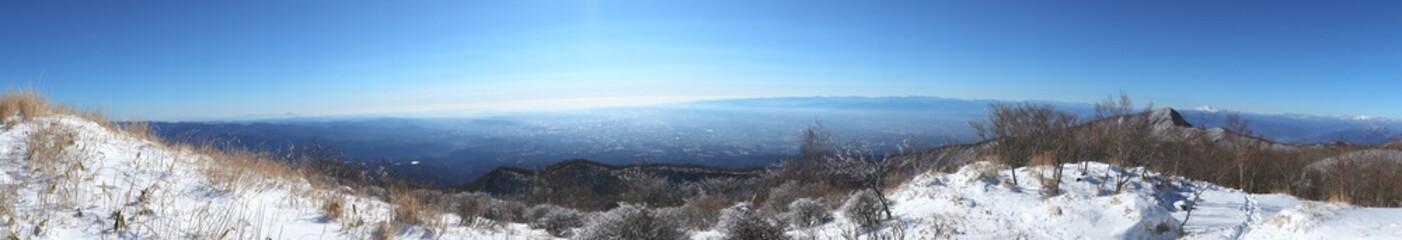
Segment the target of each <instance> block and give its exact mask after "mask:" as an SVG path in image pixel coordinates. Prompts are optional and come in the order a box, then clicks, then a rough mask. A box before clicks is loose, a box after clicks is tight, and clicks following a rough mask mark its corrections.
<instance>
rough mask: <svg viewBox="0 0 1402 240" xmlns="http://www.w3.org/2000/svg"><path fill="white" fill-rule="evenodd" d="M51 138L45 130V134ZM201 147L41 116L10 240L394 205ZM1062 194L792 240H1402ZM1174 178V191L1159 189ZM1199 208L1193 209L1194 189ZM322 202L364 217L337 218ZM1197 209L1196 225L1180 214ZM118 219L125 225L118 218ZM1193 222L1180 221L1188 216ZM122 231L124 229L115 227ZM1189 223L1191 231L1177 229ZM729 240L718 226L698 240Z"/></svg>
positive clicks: (14, 134) (1078, 181)
mask: <svg viewBox="0 0 1402 240" xmlns="http://www.w3.org/2000/svg"><path fill="white" fill-rule="evenodd" d="M46 129H47V130H46ZM54 129H61V130H60V131H70V132H71V133H73V135H72V136H74V138H73V139H72V140H71V145H70V146H69V147H68V148H66V149H67V151H66V152H65V155H62V157H61V158H58V159H61V160H60V161H51V162H48V163H45V164H38V163H37V162H35V161H41V159H31V158H30V157H29V154H28V152H29V150H30V149H31V148H33V147H34V146H30V145H29V141H28V140H29V139H30V136H31V135H32V134H38V133H42V132H53V131H55V130H54ZM212 161H213V160H211V158H210V157H209V156H205V155H201V154H200V153H199V152H198V151H194V150H188V149H182V148H173V147H168V146H163V145H160V144H156V143H152V142H150V141H146V140H143V139H141V138H138V137H134V136H131V135H128V134H125V133H122V132H119V131H113V130H109V129H107V128H105V127H103V126H101V125H99V124H96V123H93V122H90V121H87V120H83V119H81V118H76V117H65V116H56V117H44V118H37V119H33V120H29V121H24V122H21V123H20V124H18V125H14V126H5V127H3V128H0V190H3V191H0V239H9V238H8V237H10V236H16V237H18V238H20V239H129V238H140V239H187V238H192V239H219V238H227V239H268V238H271V239H365V238H370V237H371V236H372V235H373V233H374V232H375V231H376V229H378V226H379V224H378V223H381V222H388V221H389V220H390V218H391V212H392V206H391V205H389V204H386V203H385V202H383V201H382V200H379V199H375V198H370V197H361V196H357V195H354V194H332V193H331V192H332V190H326V189H320V188H318V187H315V186H313V184H311V183H309V182H307V181H306V180H298V179H285V178H277V177H273V176H257V173H253V174H254V175H253V177H247V178H246V179H244V180H241V182H240V184H244V185H247V186H244V187H240V188H229V187H228V186H225V183H221V182H218V181H215V180H211V179H210V178H208V177H207V176H208V175H209V174H210V173H209V172H210V171H220V170H222V169H218V168H217V167H218V166H219V165H218V164H215V163H213V162H212ZM1062 167H1064V168H1065V169H1066V170H1065V175H1066V177H1065V179H1063V180H1062V181H1061V182H1060V186H1061V188H1062V191H1063V192H1062V193H1061V194H1058V195H1055V196H1053V197H1044V196H1045V194H1044V191H1046V190H1044V189H1043V187H1042V185H1041V183H1040V181H1038V179H1039V177H1038V176H1050V174H1051V173H1050V172H1051V171H1050V169H1051V168H1050V167H1031V168H1020V169H1018V170H1017V171H1015V172H1016V174H1017V176H1018V177H1017V178H1018V180H1019V182H1018V184H1016V185H1014V184H1012V183H1011V175H1010V174H1013V172H1010V171H1008V170H1007V169H1004V168H999V167H997V166H994V165H992V164H989V163H986V162H977V163H973V164H970V165H968V166H965V167H963V168H962V169H961V170H959V171H957V172H954V173H928V174H923V175H920V176H917V177H915V178H913V179H912V180H911V181H910V182H909V183H907V184H905V185H903V186H901V187H899V188H897V189H895V190H894V191H891V193H890V195H891V198H892V199H894V200H895V201H896V204H895V205H893V206H892V207H893V209H892V210H893V211H894V213H895V217H896V218H897V219H896V220H894V221H890V222H888V223H887V224H885V225H884V226H883V227H880V228H879V229H877V230H874V231H862V230H857V229H856V228H855V227H854V224H852V223H850V222H849V221H848V220H847V218H846V217H845V216H843V214H842V213H840V212H835V215H836V216H835V220H833V221H831V222H829V223H826V224H822V225H818V226H815V227H811V228H805V229H793V230H790V232H789V234H790V235H792V236H795V237H799V238H801V239H804V238H808V237H812V238H814V239H844V238H846V237H847V236H859V237H861V238H867V239H870V238H878V237H880V238H887V237H904V238H905V239H937V238H959V239H1173V238H1184V239H1362V238H1367V239H1402V209H1390V208H1363V207H1354V206H1348V205H1343V204H1334V203H1323V202H1316V201H1306V200H1300V199H1296V198H1295V197H1291V196H1288V195H1279V194H1247V193H1243V192H1241V191H1238V190H1235V189H1229V188H1224V187H1220V186H1216V185H1213V184H1210V183H1206V182H1200V181H1191V180H1186V179H1181V178H1175V177H1169V178H1168V179H1167V180H1166V181H1161V180H1163V178H1165V176H1162V175H1158V174H1154V173H1148V174H1147V175H1148V176H1146V177H1140V176H1137V175H1134V174H1129V178H1128V179H1129V181H1128V182H1127V183H1126V184H1125V187H1124V190H1123V191H1121V192H1120V193H1114V188H1115V183H1116V181H1117V180H1119V179H1120V178H1121V177H1122V173H1126V171H1128V172H1137V170H1135V169H1120V168H1118V167H1114V166H1109V165H1105V164H1099V163H1087V164H1086V165H1085V170H1084V171H1082V165H1081V164H1067V165H1064V166H1062ZM1159 183H1167V184H1159ZM1199 192H1200V193H1201V197H1200V199H1198V201H1197V202H1196V204H1190V202H1192V201H1193V199H1194V196H1195V195H1197V193H1199ZM326 196H333V197H341V198H344V200H345V201H346V205H348V206H353V207H348V208H351V209H354V210H345V211H355V212H354V213H348V214H345V215H347V217H342V218H340V219H328V218H327V216H326V214H324V213H323V212H322V211H321V204H322V203H323V202H324V199H325V198H326ZM1185 205H1195V206H1196V210H1195V211H1193V212H1192V215H1191V217H1189V216H1188V211H1185V210H1183V209H1184V207H1183V206H1185ZM440 217H441V219H442V221H439V222H440V223H439V224H430V225H426V226H413V227H407V228H403V229H398V230H396V231H394V232H393V234H392V235H394V236H395V237H397V238H427V239H542V238H549V237H548V235H547V234H546V233H545V232H544V231H541V230H532V229H529V228H527V227H526V226H525V225H522V224H506V225H505V226H504V227H499V228H478V227H463V226H460V224H457V222H456V221H458V219H457V217H455V216H453V215H451V214H443V215H441V216H440ZM118 219H121V221H118ZM1185 219H1186V222H1187V224H1185V225H1183V224H1182V223H1183V222H1184V221H1185ZM118 222H121V224H124V226H118V224H119V223H118ZM1180 225H1181V226H1182V227H1181V228H1180ZM720 237H723V234H722V233H719V232H716V231H705V232H695V233H693V238H697V239H712V238H720Z"/></svg>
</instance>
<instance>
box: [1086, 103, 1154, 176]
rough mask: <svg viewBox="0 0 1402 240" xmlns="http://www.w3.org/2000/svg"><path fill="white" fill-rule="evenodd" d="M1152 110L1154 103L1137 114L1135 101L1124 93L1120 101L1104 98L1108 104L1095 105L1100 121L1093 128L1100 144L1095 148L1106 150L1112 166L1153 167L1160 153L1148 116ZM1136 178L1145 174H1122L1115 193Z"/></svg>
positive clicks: (1151, 121)
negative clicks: (1136, 175) (1154, 159)
mask: <svg viewBox="0 0 1402 240" xmlns="http://www.w3.org/2000/svg"><path fill="white" fill-rule="evenodd" d="M1153 106H1154V105H1153V104H1152V103H1151V104H1149V105H1148V106H1145V107H1144V110H1142V111H1135V109H1134V101H1133V100H1131V99H1130V97H1129V94H1125V93H1124V92H1120V97H1119V98H1118V100H1117V99H1115V98H1113V97H1105V100H1102V101H1101V102H1099V103H1096V104H1095V117H1096V118H1097V119H1101V121H1100V122H1098V124H1097V125H1095V128H1094V131H1095V134H1096V135H1097V136H1098V139H1099V140H1100V141H1099V143H1098V144H1096V145H1097V146H1099V147H1101V148H1104V149H1103V151H1104V153H1105V156H1106V157H1107V158H1109V161H1110V162H1111V163H1115V164H1117V165H1120V166H1122V167H1126V168H1128V167H1136V166H1144V167H1147V166H1149V165H1151V164H1153V157H1154V156H1155V154H1156V152H1157V149H1158V144H1157V143H1158V141H1157V139H1155V137H1154V124H1153V119H1152V116H1150V114H1149V112H1150V111H1151V110H1152V109H1153ZM1141 169H1142V168H1141ZM1135 174H1138V175H1140V176H1144V175H1143V173H1142V172H1139V173H1134V172H1133V171H1128V170H1127V171H1122V172H1121V174H1120V177H1119V178H1117V179H1116V181H1115V192H1116V193H1118V192H1120V191H1121V190H1123V189H1124V186H1125V184H1128V183H1129V181H1130V180H1131V179H1132V178H1131V176H1130V175H1135Z"/></svg>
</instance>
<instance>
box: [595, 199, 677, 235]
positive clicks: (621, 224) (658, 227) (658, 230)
mask: <svg viewBox="0 0 1402 240" xmlns="http://www.w3.org/2000/svg"><path fill="white" fill-rule="evenodd" d="M680 227H681V226H679V225H678V224H677V223H676V222H675V221H672V220H671V219H666V218H662V217H659V214H657V213H656V212H655V211H653V210H651V209H648V208H646V207H643V206H637V205H632V204H622V205H620V206H618V207H617V208H614V209H613V210H609V211H608V212H605V213H603V214H599V215H597V216H595V218H594V219H590V220H589V223H588V224H587V225H586V226H585V227H584V228H583V229H582V231H581V233H580V234H579V239H586V240H594V239H664V240H673V239H683V238H685V237H686V235H685V234H684V233H683V232H681V231H679V230H678V229H680Z"/></svg>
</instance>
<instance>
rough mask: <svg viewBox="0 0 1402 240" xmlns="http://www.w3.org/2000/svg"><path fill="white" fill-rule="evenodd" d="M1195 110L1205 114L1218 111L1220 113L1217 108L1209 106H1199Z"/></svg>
mask: <svg viewBox="0 0 1402 240" xmlns="http://www.w3.org/2000/svg"><path fill="white" fill-rule="evenodd" d="M1193 110H1198V111H1203V112H1217V111H1218V110H1217V108H1216V107H1213V106H1208V105H1202V106H1198V107H1196V108H1193Z"/></svg>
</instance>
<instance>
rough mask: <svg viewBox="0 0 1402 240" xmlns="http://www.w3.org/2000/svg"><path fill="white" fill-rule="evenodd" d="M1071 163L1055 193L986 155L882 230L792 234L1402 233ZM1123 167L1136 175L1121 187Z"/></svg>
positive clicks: (835, 228)
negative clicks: (1014, 178) (1117, 188)
mask: <svg viewBox="0 0 1402 240" xmlns="http://www.w3.org/2000/svg"><path fill="white" fill-rule="evenodd" d="M1063 167H1065V169H1066V170H1065V174H1066V176H1067V177H1066V178H1065V179H1063V180H1062V182H1061V187H1062V190H1063V191H1064V192H1063V194H1060V195H1057V196H1054V197H1043V195H1042V193H1043V191H1044V190H1042V188H1041V184H1040V183H1038V182H1037V181H1036V180H1035V179H1036V178H1037V177H1036V176H1037V175H1039V174H1042V173H1044V174H1043V175H1045V176H1050V175H1051V174H1050V173H1051V171H1050V170H1051V168H1050V167H1031V168H1019V169H1018V170H1017V174H1018V180H1019V184H1018V185H1012V184H1011V182H1010V175H1009V174H1010V172H1009V171H1008V170H1007V169H1005V168H994V167H993V166H992V164H989V163H987V162H976V163H973V164H970V165H968V166H965V167H964V168H962V169H961V170H959V171H958V172H955V173H948V174H946V173H930V174H924V175H921V176H918V177H916V178H914V179H912V180H911V181H910V182H909V183H908V184H906V185H904V186H902V187H900V188H899V189H897V190H896V191H895V192H893V193H891V198H892V199H894V200H895V201H896V202H897V203H896V205H894V206H893V209H892V211H893V212H895V214H896V215H897V216H896V218H898V219H899V220H898V221H896V222H894V223H891V224H888V225H887V226H885V227H883V228H880V229H878V230H875V231H873V232H861V231H856V230H853V228H854V227H853V226H854V225H853V224H851V223H849V222H847V220H846V218H845V217H844V216H841V214H840V213H839V214H837V215H838V216H837V220H835V221H833V222H831V223H829V224H826V225H823V226H819V227H814V228H813V229H798V230H793V231H791V232H790V233H791V234H793V235H796V236H813V237H816V238H818V239H828V238H843V236H848V235H851V234H852V233H853V232H858V233H859V234H861V235H862V236H863V238H870V237H873V236H881V237H890V236H905V238H910V239H933V238H958V239H1173V238H1180V239H1402V209H1395V208H1362V207H1353V206H1348V205H1342V204H1333V203H1322V202H1315V201H1305V200H1300V199H1296V198H1295V197H1291V196H1288V195H1279V194H1247V193H1243V192H1241V191H1239V190H1235V189H1229V188H1224V187H1220V186H1216V185H1212V184H1210V183H1206V182H1201V181H1192V180H1186V179H1182V178H1177V177H1169V178H1168V181H1167V182H1168V183H1169V184H1168V185H1165V186H1162V187H1156V186H1155V184H1154V183H1156V182H1160V181H1159V180H1161V179H1163V178H1164V177H1165V176H1162V175H1158V174H1154V173H1148V174H1146V175H1147V178H1141V177H1138V175H1137V174H1134V173H1137V172H1139V171H1140V170H1139V169H1121V168H1118V167H1114V166H1110V165H1106V164H1101V163H1087V164H1086V166H1085V167H1086V171H1085V172H1084V174H1082V172H1081V168H1082V165H1081V164H1066V165H1064V166H1063ZM993 170H997V172H996V173H993V172H992V171H993ZM1039 172H1040V173H1039ZM1121 173H1129V175H1128V176H1130V178H1128V179H1130V180H1129V181H1128V183H1127V184H1126V185H1125V189H1124V190H1123V191H1122V192H1121V193H1119V194H1115V193H1114V185H1115V182H1116V180H1117V179H1119V178H1120V176H1121ZM994 175H996V176H997V177H993V176H994ZM1146 180H1147V181H1146ZM1197 191H1201V192H1202V195H1201V198H1200V199H1199V200H1198V201H1197V204H1196V206H1197V210H1195V211H1193V213H1192V216H1191V218H1189V219H1188V220H1187V224H1186V225H1184V226H1183V228H1182V229H1180V228H1179V225H1180V224H1181V223H1182V222H1183V221H1184V219H1185V218H1188V216H1187V215H1188V213H1187V211H1183V210H1182V207H1181V206H1183V205H1185V204H1188V203H1189V202H1192V199H1193V196H1194V193H1195V192H1197ZM1180 230H1181V231H1180ZM712 236H714V235H712Z"/></svg>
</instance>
